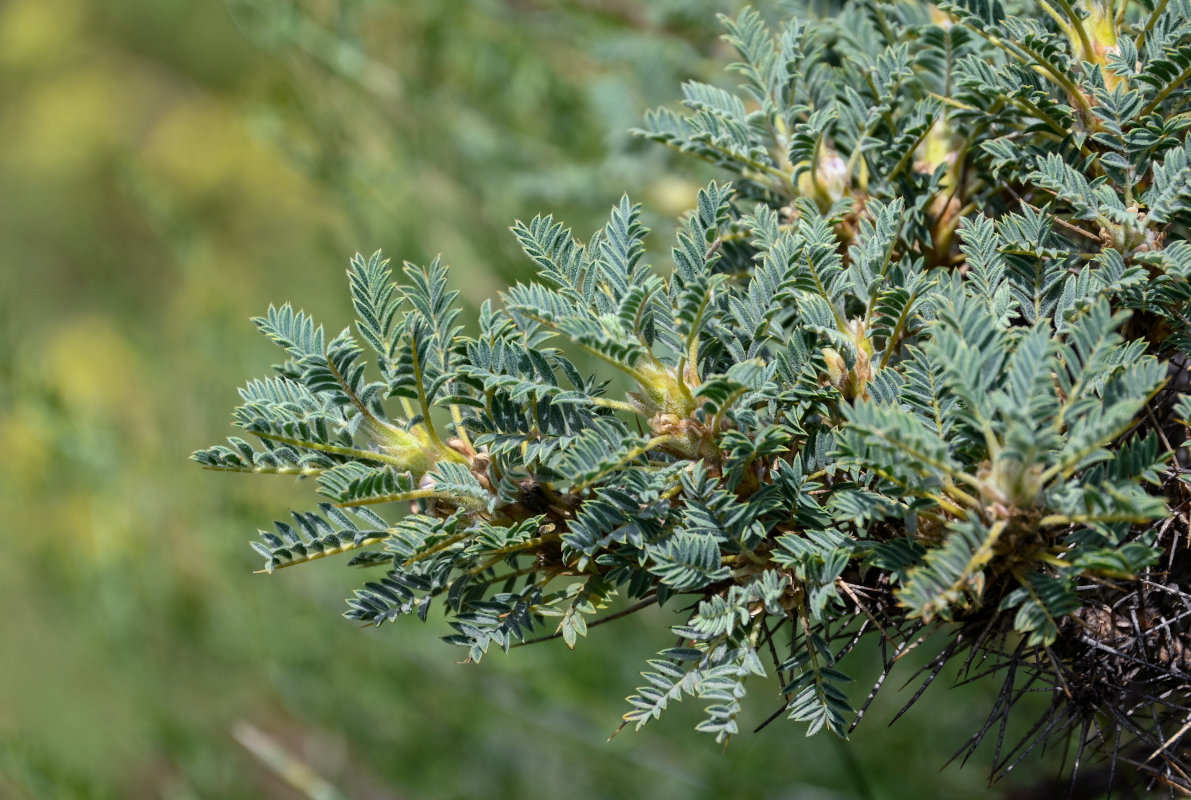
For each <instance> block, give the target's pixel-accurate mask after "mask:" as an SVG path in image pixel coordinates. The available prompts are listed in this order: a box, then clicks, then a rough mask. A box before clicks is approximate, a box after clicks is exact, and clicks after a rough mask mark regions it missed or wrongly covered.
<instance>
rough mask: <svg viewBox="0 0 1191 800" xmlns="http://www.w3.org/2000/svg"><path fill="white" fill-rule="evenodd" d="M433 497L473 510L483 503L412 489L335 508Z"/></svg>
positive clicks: (337, 504) (429, 490)
mask: <svg viewBox="0 0 1191 800" xmlns="http://www.w3.org/2000/svg"><path fill="white" fill-rule="evenodd" d="M427 498H433V499H435V500H445V501H447V502H448V503H454V504H455V505H458V506H465V507H467V508H470V509H472V510H475V511H482V510H483V509H484V506H483V505H480V501H479V500H477V499H476V498H474V497H461V496H459V495H454V494H450V493H449V492H440V491H438V490H436V489H414V490H413V491H412V492H397V493H396V494H386V495H380V496H378V497H366V498H364V499H362V500H351V501H349V502H347V503H336V504H335V507H336V508H358V507H359V506H377V505H381V504H383V503H404V502H408V501H410V500H422V499H427Z"/></svg>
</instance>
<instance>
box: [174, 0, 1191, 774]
mask: <svg viewBox="0 0 1191 800" xmlns="http://www.w3.org/2000/svg"><path fill="white" fill-rule="evenodd" d="M723 22H724V24H725V26H726V28H727V37H726V38H727V40H728V41H729V42H730V43H731V45H732V46H733V47H734V48H735V49H736V51H737V52H738V54H739V61H738V62H737V63H735V64H733V65H732V67H731V69H732V70H733V71H735V72H736V73H737V74H738V75H739V77H740V88H739V90H738V91H736V92H732V91H726V90H724V89H721V88H717V87H713V86H709V85H705V84H701V83H688V84H687V85H685V86H684V87H683V102H682V108H681V110H670V109H662V110H658V111H655V112H652V113H650V114H649V115H648V116H647V118H646V120H645V123H644V126H643V128H642V129H641V130H639V131H637V133H638V134H640V135H642V136H645V137H648V138H650V139H654V140H657V141H659V142H662V143H664V144H666V145H668V146H670V147H672V148H675V149H677V150H679V151H681V152H684V153H689V154H691V155H693V156H695V157H697V158H700V159H704V160H706V161H710V162H712V163H713V164H715V165H717V166H718V167H720V168H721V169H722V170H723V171H724V172H725V173H728V174H729V175H730V176H731V180H732V183H727V182H713V183H710V184H708V185H707V186H706V187H705V188H703V189H702V190H700V191H699V192H698V196H697V198H696V199H695V208H694V209H693V210H692V211H691V212H690V214H689V215H688V216H686V217H685V219H684V220H683V221H682V223H681V226H680V229H679V232H678V234H677V241H676V242H675V243H674V246H673V250H672V254H671V256H672V258H671V260H672V264H666V265H665V266H664V267H654V266H652V265H650V264H647V263H645V258H644V254H645V252H646V250H645V244H644V241H645V236H646V233H647V231H646V230H645V228H644V227H643V225H642V223H641V217H640V208H639V207H638V206H637V205H636V204H634V203H632V202H631V201H630V200H629V199H628V198H627V197H626V198H624V199H622V200H621V201H620V202H619V203H618V204H616V206H615V207H614V208H613V209H612V213H611V216H610V218H609V220H608V223H607V225H605V226H604V227H603V228H601V229H600V230H599V231H596V232H595V233H594V234H593V235H591V236H590V237H589V238H588V239H587V240H586V242H583V241H580V240H579V239H577V238H576V237H575V236H574V235H573V234H572V232H571V231H570V230H569V229H568V228H567V227H566V226H565V225H564V224H563V223H561V222H559V221H557V220H555V219H554V218H552V217H551V216H539V217H536V218H535V219H533V220H531V221H530V222H528V223H524V222H518V223H516V224H515V225H514V226H513V235H514V236H516V238H517V240H518V241H519V243H520V244H521V246H522V248H523V249H524V251H525V253H526V255H527V256H528V258H529V259H530V260H531V261H532V262H533V263H534V265H535V266H536V268H537V276H538V277H537V279H536V280H535V281H534V282H532V283H528V284H518V285H516V286H513V287H511V288H509V289H507V290H506V291H505V292H503V293H502V294H501V296H500V298H498V299H496V300H494V301H492V302H487V303H485V304H484V305H483V307H482V308H481V309H480V311H479V317H478V322H477V324H475V325H473V326H470V328H469V326H465V325H463V324H461V309H460V306H459V304H458V302H457V293H456V292H454V291H452V290H451V289H450V288H449V280H448V273H447V269H446V267H445V266H444V265H443V264H441V263H439V262H438V261H435V262H434V263H432V264H430V265H428V266H415V265H413V264H408V263H407V264H405V265H404V267H403V268H402V269H401V270H400V271H399V273H398V274H397V275H396V276H395V275H394V274H393V272H394V271H393V269H392V268H391V267H390V266H389V263H388V262H387V261H386V260H385V259H384V258H383V257H382V256H381V255H380V254H379V253H378V254H376V255H373V256H372V257H371V258H363V257H360V256H356V257H355V258H354V259H352V261H351V265H350V267H349V269H348V278H349V284H350V291H351V297H352V301H353V304H354V307H355V310H356V313H357V317H358V318H357V320H356V323H355V331H354V332H353V331H352V330H351V329H344V330H343V331H342V332H340V333H338V334H336V335H334V336H329V335H328V334H326V333H324V330H323V328H322V327H320V326H317V325H316V324H315V322H314V321H313V320H312V319H311V318H310V317H309V316H307V315H306V314H304V313H302V312H300V311H295V310H294V309H293V308H292V307H291V306H290V305H288V304H286V305H284V306H282V307H280V308H270V309H269V311H268V313H267V314H266V315H265V316H263V317H260V318H258V319H256V320H255V322H256V325H257V326H258V327H259V328H260V330H261V331H262V332H263V333H264V334H265V335H266V336H268V337H269V338H270V339H271V340H273V341H274V342H276V343H277V344H278V345H279V346H280V347H281V348H282V349H283V350H284V351H285V354H286V356H285V359H286V360H285V361H284V362H283V363H281V364H279V365H278V366H276V367H275V374H274V375H273V376H272V377H269V378H267V379H263V380H255V381H252V382H250V383H248V384H247V385H246V386H245V387H244V388H243V389H241V390H240V394H241V397H242V398H243V404H242V405H241V406H240V407H239V408H238V409H236V412H235V422H236V424H237V425H239V426H240V427H241V428H243V429H244V430H245V431H247V433H248V434H249V435H250V436H251V438H252V439H254V440H255V442H250V441H248V440H246V439H243V438H232V439H230V440H229V444H228V445H226V446H218V447H213V448H210V449H208V450H203V451H200V452H198V453H195V455H194V459H195V460H196V461H198V462H199V463H200V464H202V465H203V466H204V467H207V468H209V469H214V470H228V471H239V472H255V473H278V474H289V475H298V476H310V477H314V478H315V479H316V480H317V483H318V486H319V490H320V491H321V493H322V494H323V495H325V496H326V498H327V502H325V503H322V504H320V505H319V507H318V509H317V510H315V511H312V512H302V513H295V514H294V515H293V520H292V521H291V522H278V523H277V524H276V531H275V532H262V534H261V540H260V541H259V542H258V543H257V544H256V545H255V547H256V549H257V550H258V551H259V552H260V554H261V555H262V556H263V558H264V560H265V569H266V570H267V571H272V570H274V569H279V568H282V567H288V566H291V565H294V564H299V563H304V562H307V561H312V560H315V559H318V558H322V557H324V556H330V555H335V554H341V553H350V554H351V555H350V560H349V561H348V564H350V565H352V566H358V567H365V568H367V569H369V570H371V571H373V573H374V574H373V577H372V578H371V579H370V580H368V581H367V582H366V583H364V585H363V586H362V587H361V588H360V589H359V590H358V591H357V592H356V593H355V595H354V596H353V597H351V598H350V599H349V600H348V611H347V613H346V616H347V617H349V618H350V619H353V620H359V621H362V622H366V623H373V624H377V625H379V624H381V623H384V622H388V621H392V620H396V619H397V618H399V617H401V616H405V615H411V614H412V615H416V616H418V617H420V618H421V619H423V620H425V619H426V618H427V616H428V614H429V613H430V611H431V607H432V606H433V605H435V604H436V603H437V604H438V605H440V606H441V607H442V608H443V610H444V611H445V614H446V617H447V619H448V620H449V624H450V627H451V629H452V632H451V633H450V634H449V635H447V636H446V637H445V638H446V639H447V641H449V642H451V643H454V644H456V645H459V646H460V647H462V648H464V650H465V651H466V655H467V658H468V659H470V660H472V661H479V660H480V659H481V658H482V657H483V656H484V655H485V654H486V653H488V652H489V651H490V650H491V649H492V648H494V647H495V648H497V649H500V650H508V649H509V648H510V647H511V646H513V645H515V644H519V643H523V642H527V641H531V640H535V639H552V638H561V639H563V640H564V642H565V643H566V645H567V646H569V647H574V646H575V645H576V644H577V642H578V641H579V640H580V639H581V638H582V637H585V636H587V635H588V634H589V632H590V629H591V628H592V627H594V626H596V625H598V624H600V623H602V622H604V621H609V620H612V619H615V618H618V617H621V616H623V615H625V614H626V613H629V612H633V611H637V610H640V609H643V608H645V607H648V606H652V605H660V606H665V607H667V608H671V609H673V611H674V614H675V615H676V621H675V622H674V624H673V625H672V626H671V629H670V633H672V634H673V635H676V636H677V643H676V644H675V645H674V646H672V647H667V648H665V649H663V650H662V651H661V652H660V653H658V654H657V655H656V656H655V657H653V658H651V659H649V660H648V662H647V663H648V669H647V670H646V671H645V672H644V673H643V675H644V678H645V680H644V683H643V685H642V686H641V687H640V688H639V689H637V690H636V692H635V693H634V694H633V695H632V696H631V697H630V698H629V700H628V703H629V706H628V711H627V713H625V714H624V724H631V725H634V726H635V727H637V728H640V727H641V726H642V725H644V724H646V723H647V722H649V721H650V720H653V719H656V718H657V717H658V716H659V715H660V714H661V713H662V712H663V711H664V710H665V709H666V707H667V706H668V705H669V704H670V703H671V702H674V701H677V700H679V699H681V698H684V697H687V696H693V697H695V698H698V699H699V700H701V701H703V702H704V703H706V714H705V717H704V719H703V721H702V722H701V723H700V724H699V725H698V728H699V729H700V730H702V731H706V732H708V733H710V734H712V735H713V736H715V738H716V739H717V740H723V739H726V738H727V737H728V736H730V735H731V734H734V733H736V732H737V730H738V725H739V722H738V714H739V712H740V710H741V699H742V697H743V696H744V694H745V691H746V686H747V685H749V683H750V682H753V683H756V682H758V681H760V680H761V679H764V678H769V677H772V676H776V679H777V680H776V684H777V687H778V694H779V696H780V706H779V711H778V713H777V714H775V715H774V716H775V717H776V716H778V715H779V714H784V715H786V716H787V717H789V718H790V719H793V720H795V721H799V722H802V723H805V725H806V727H807V730H808V733H815V732H818V731H820V730H821V729H826V730H828V731H830V732H831V733H833V734H836V735H839V736H846V735H847V734H848V733H849V731H850V730H851V729H852V728H853V727H854V726H855V725H856V724H857V722H858V721H859V720H860V718H861V717H862V716H863V713H864V709H865V708H867V706H868V702H869V701H871V699H872V696H873V694H875V692H876V688H874V689H873V691H872V692H870V693H869V694H868V696H867V699H865V697H864V692H863V691H862V692H860V693H859V695H850V694H849V693H848V692H847V691H846V690H845V689H844V685H845V683H846V682H847V681H848V680H849V677H848V675H847V674H846V673H856V674H857V675H858V676H860V677H863V678H864V679H865V680H866V681H869V682H870V685H872V686H873V687H879V686H880V685H881V684H882V682H883V681H884V677H885V675H886V673H887V672H888V671H889V670H890V669H891V668H892V666H893V664H894V662H895V660H896V659H897V658H898V657H899V656H900V655H901V654H903V653H905V652H906V651H907V650H909V649H910V648H913V647H915V646H916V645H918V644H919V643H921V642H924V641H929V642H931V647H933V648H934V649H933V650H932V652H931V655H930V657H929V659H928V665H927V668H926V670H925V672H924V673H923V674H924V675H925V679H924V681H923V683H924V685H925V684H929V683H930V681H931V680H933V679H934V677H935V676H936V675H938V674H940V672H941V671H942V670H943V668H944V667H945V666H946V665H948V664H954V665H956V667H957V668H958V669H959V670H960V675H961V676H969V677H973V678H974V677H978V676H997V677H999V679H1000V680H1001V681H1002V690H1001V692H1000V694H999V696H998V697H997V699H996V701H995V703H994V705H993V707H992V708H991V709H990V710H989V711H988V714H987V721H986V722H985V723H984V724H983V725H981V726H979V728H978V730H976V731H975V733H974V735H973V737H972V740H971V741H970V742H969V743H968V744H967V745H966V746H965V748H964V750H963V751H962V752H965V753H969V754H970V752H971V750H973V749H974V748H975V747H976V745H977V744H979V743H980V741H981V740H982V739H984V738H985V737H986V736H987V735H988V734H990V733H993V734H994V735H995V739H996V741H997V745H996V749H995V753H994V756H993V758H994V768H993V769H994V774H1001V773H1003V772H1004V771H1006V770H1008V769H1010V768H1011V767H1012V766H1013V765H1014V764H1015V763H1017V761H1018V760H1020V758H1021V757H1023V756H1024V755H1025V754H1026V753H1029V752H1030V751H1032V750H1035V749H1037V748H1038V747H1039V746H1042V745H1046V744H1048V743H1052V742H1055V741H1061V742H1065V743H1067V744H1068V745H1071V746H1073V747H1074V749H1075V755H1074V757H1073V758H1072V760H1071V763H1073V764H1075V765H1078V764H1079V763H1081V762H1086V761H1087V758H1088V756H1090V755H1091V754H1092V753H1093V752H1099V753H1102V754H1105V755H1106V756H1108V757H1109V759H1110V760H1111V763H1112V765H1113V766H1114V768H1115V767H1116V765H1117V764H1118V763H1127V764H1132V765H1133V766H1135V767H1136V768H1137V769H1138V770H1140V773H1141V775H1142V776H1143V777H1144V778H1145V779H1146V780H1148V781H1149V782H1150V784H1151V785H1155V786H1157V785H1161V786H1164V787H1167V788H1169V790H1170V791H1180V792H1189V791H1191V777H1189V774H1188V770H1189V769H1191V764H1189V763H1188V758H1187V756H1186V745H1185V740H1184V737H1185V735H1186V733H1187V731H1188V730H1191V712H1189V711H1188V708H1187V701H1188V683H1187V681H1188V672H1191V638H1189V633H1188V629H1189V625H1188V618H1189V617H1191V594H1189V593H1188V592H1187V591H1186V582H1187V577H1188V575H1187V566H1188V564H1187V558H1186V554H1185V552H1184V549H1183V548H1182V547H1181V546H1180V543H1181V542H1182V539H1183V537H1184V536H1185V535H1186V531H1187V529H1188V522H1187V507H1188V502H1187V498H1188V488H1187V485H1186V484H1187V479H1186V477H1185V475H1184V472H1183V468H1182V467H1181V466H1180V461H1179V459H1178V457H1177V453H1178V448H1179V445H1180V444H1181V442H1182V440H1183V439H1184V436H1185V422H1184V420H1186V419H1187V418H1188V416H1191V400H1188V399H1187V397H1186V395H1185V389H1186V380H1185V378H1184V375H1185V367H1184V364H1185V363H1186V359H1187V356H1188V355H1189V354H1191V333H1189V330H1188V329H1189V326H1191V320H1189V317H1191V310H1189V309H1188V300H1189V298H1191V282H1189V278H1191V245H1188V243H1187V225H1188V223H1189V222H1191V213H1189V212H1191V143H1189V142H1188V139H1187V129H1188V127H1189V126H1191V111H1189V108H1188V101H1189V100H1191V87H1189V86H1188V82H1187V79H1188V77H1189V76H1191V0H1157V2H1155V0H1139V1H1138V2H1131V1H1130V0H1075V1H1074V2H1069V0H1053V2H1051V0H1037V2H1031V0H1020V2H1005V3H1002V2H1001V1H1000V0H954V2H943V3H940V4H938V5H929V4H926V3H921V2H915V1H914V0H903V1H902V2H882V1H881V0H858V1H855V2H848V3H845V4H844V5H843V7H842V9H841V10H839V11H838V13H835V14H833V15H831V16H827V17H821V18H820V17H816V16H815V15H814V14H812V13H811V12H809V11H806V10H805V9H804V10H803V12H802V13H796V14H795V15H794V16H793V17H792V18H790V19H788V20H786V21H785V22H784V24H782V25H780V26H778V27H776V28H774V27H771V26H770V25H768V24H767V23H766V22H765V21H764V20H763V17H762V16H761V15H760V14H758V13H756V12H754V11H746V12H744V13H743V14H741V15H740V16H739V17H738V18H737V19H735V20H730V19H725V20H723ZM579 354H582V357H579ZM365 360H367V361H370V362H371V365H370V366H369V367H367V368H366V366H365ZM582 365H595V367H597V368H598V369H596V371H595V372H594V373H590V372H587V371H585V369H583V368H581V366H582ZM626 386H627V390H626V389H625V387H626ZM378 509H383V510H385V511H386V512H387V515H386V516H381V514H380V513H378V511H377V510H378ZM607 635H609V636H611V635H614V634H612V633H611V632H609V633H608V634H607ZM865 639H872V640H874V642H875V643H876V645H877V646H876V647H874V648H870V649H867V650H866V652H875V653H877V654H878V655H876V656H874V657H873V658H872V659H868V660H863V659H852V660H851V661H848V660H847V659H846V656H847V655H848V654H849V652H850V651H852V650H853V648H854V647H855V646H856V645H857V643H858V642H860V641H862V640H865ZM940 643H941V644H940ZM877 659H879V663H870V662H871V661H873V660H877ZM1039 691H1043V692H1046V693H1048V694H1049V696H1050V698H1051V704H1050V707H1049V709H1046V710H1045V711H1044V712H1043V716H1042V718H1041V719H1040V720H1039V721H1038V722H1037V724H1036V725H1035V726H1034V727H1033V729H1032V730H1031V732H1030V733H1029V734H1027V735H1026V736H1025V737H1024V738H1022V739H1020V740H1017V741H1016V742H1014V743H1011V742H1005V741H1004V731H1005V726H1006V724H1007V722H1008V720H1009V719H1010V717H1011V716H1012V715H1013V713H1014V711H1015V709H1016V708H1017V707H1018V701H1019V700H1020V699H1021V698H1022V697H1023V696H1025V695H1027V694H1037V693H1038V692H1039ZM916 697H917V695H915V698H916ZM911 702H912V701H911ZM857 706H859V708H857ZM1085 750H1088V752H1086V753H1085Z"/></svg>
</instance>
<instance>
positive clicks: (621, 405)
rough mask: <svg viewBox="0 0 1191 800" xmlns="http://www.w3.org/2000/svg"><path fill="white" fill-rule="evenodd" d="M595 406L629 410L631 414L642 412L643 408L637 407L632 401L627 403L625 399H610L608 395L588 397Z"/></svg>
mask: <svg viewBox="0 0 1191 800" xmlns="http://www.w3.org/2000/svg"><path fill="white" fill-rule="evenodd" d="M588 399H589V400H590V401H591V404H592V405H593V406H599V407H600V408H611V409H615V410H616V411H627V412H629V413H630V414H640V413H641V409H639V408H637V407H636V406H635V405H633V404H632V403H626V402H624V401H623V400H610V399H608V398H606V397H591V398H588Z"/></svg>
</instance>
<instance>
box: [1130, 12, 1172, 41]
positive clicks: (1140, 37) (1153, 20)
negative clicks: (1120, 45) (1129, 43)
mask: <svg viewBox="0 0 1191 800" xmlns="http://www.w3.org/2000/svg"><path fill="white" fill-rule="evenodd" d="M1169 2H1170V0H1161V2H1160V3H1158V5H1156V6H1154V10H1153V12H1152V13H1151V14H1150V18H1149V19H1147V20H1146V24H1145V27H1144V28H1142V29H1141V33H1139V34H1137V41H1135V42H1134V43H1133V46H1134V47H1136V48H1137V52H1138V53H1140V52H1141V48H1142V47H1144V46H1145V43H1146V37H1147V36H1149V35H1150V31H1152V30H1153V29H1154V25H1156V24H1157V23H1158V18H1159V17H1161V16H1162V12H1164V11H1165V10H1166V4H1167V3H1169Z"/></svg>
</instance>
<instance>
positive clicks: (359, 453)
mask: <svg viewBox="0 0 1191 800" xmlns="http://www.w3.org/2000/svg"><path fill="white" fill-rule="evenodd" d="M252 435H253V436H256V437H258V438H261V439H268V440H269V441H273V442H281V443H282V444H290V445H293V446H294V447H305V448H306V449H307V450H318V451H319V452H320V453H334V454H335V455H337V456H347V457H348V458H357V459H362V460H366V461H379V462H380V463H382V464H392V465H393V466H395V467H400V468H401V470H402V471H408V470H409V467H408V466H407V465H406V463H405V462H404V461H402V460H401V459H399V458H394V457H393V456H389V455H385V454H384V453H374V452H373V451H371V450H360V449H359V448H356V447H340V446H339V445H334V444H322V443H321V442H308V441H305V440H303V439H294V438H291V437H289V436H281V435H279V434H276V433H262V432H260V431H253V432H252Z"/></svg>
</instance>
